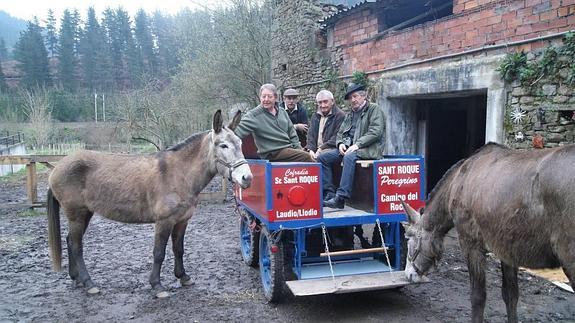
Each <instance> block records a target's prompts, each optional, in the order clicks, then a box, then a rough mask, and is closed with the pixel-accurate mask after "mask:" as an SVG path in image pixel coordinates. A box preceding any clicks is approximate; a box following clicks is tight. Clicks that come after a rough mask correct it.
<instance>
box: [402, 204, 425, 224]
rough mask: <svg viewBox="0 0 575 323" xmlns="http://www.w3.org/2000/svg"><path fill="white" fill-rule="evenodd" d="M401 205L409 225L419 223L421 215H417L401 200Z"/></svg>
mask: <svg viewBox="0 0 575 323" xmlns="http://www.w3.org/2000/svg"><path fill="white" fill-rule="evenodd" d="M401 205H403V209H404V210H405V213H406V214H407V219H408V220H409V223H410V224H415V223H417V222H419V219H420V218H421V215H419V213H417V211H416V210H415V209H413V208H412V207H411V206H410V205H409V204H407V203H405V202H404V201H403V200H401Z"/></svg>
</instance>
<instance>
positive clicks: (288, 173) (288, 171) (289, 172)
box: [284, 168, 309, 177]
mask: <svg viewBox="0 0 575 323" xmlns="http://www.w3.org/2000/svg"><path fill="white" fill-rule="evenodd" d="M297 175H309V172H308V170H307V169H306V168H302V169H291V168H288V169H286V172H285V174H284V176H285V177H294V176H297Z"/></svg>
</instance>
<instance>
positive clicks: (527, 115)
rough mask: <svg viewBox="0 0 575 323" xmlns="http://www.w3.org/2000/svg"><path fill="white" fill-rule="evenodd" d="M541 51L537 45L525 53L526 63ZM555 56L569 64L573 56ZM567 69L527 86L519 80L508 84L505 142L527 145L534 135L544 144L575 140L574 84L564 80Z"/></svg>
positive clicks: (537, 58)
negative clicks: (535, 49)
mask: <svg viewBox="0 0 575 323" xmlns="http://www.w3.org/2000/svg"><path fill="white" fill-rule="evenodd" d="M555 46H556V47H559V46H560V44H555ZM543 53H544V50H543V49H541V50H538V51H534V52H531V53H529V54H527V59H528V63H530V62H533V61H537V60H540V59H541V58H542V56H543ZM558 59H559V60H560V61H564V62H568V61H571V64H573V60H574V59H575V58H573V57H566V56H559V57H558ZM571 73H573V71H571V70H570V68H569V67H567V66H566V67H563V68H562V69H560V70H559V72H558V73H557V74H555V75H552V76H550V77H544V78H541V79H539V80H538V81H537V82H536V83H535V84H533V85H531V86H529V85H525V84H521V83H520V82H519V81H514V82H513V83H512V84H510V86H509V90H508V93H507V105H506V113H505V130H506V144H507V145H509V146H511V147H514V148H531V147H533V146H534V141H533V139H534V137H535V136H537V135H539V136H541V138H542V139H543V146H544V147H556V146H560V145H565V144H573V143H575V119H574V118H575V115H574V112H575V84H569V81H568V78H569V76H570V75H571ZM536 141H537V140H536Z"/></svg>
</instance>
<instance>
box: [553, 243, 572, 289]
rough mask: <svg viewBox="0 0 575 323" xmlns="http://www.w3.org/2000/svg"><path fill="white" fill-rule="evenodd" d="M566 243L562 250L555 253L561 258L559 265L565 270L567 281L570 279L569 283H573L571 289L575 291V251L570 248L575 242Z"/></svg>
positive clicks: (558, 249) (559, 249)
mask: <svg viewBox="0 0 575 323" xmlns="http://www.w3.org/2000/svg"><path fill="white" fill-rule="evenodd" d="M565 240H566V241H564V242H563V245H562V248H557V250H556V251H555V253H556V254H557V257H558V258H559V263H560V264H561V267H562V268H563V272H564V273H565V276H567V279H569V283H571V288H573V290H575V250H573V249H572V248H570V246H572V245H574V244H575V241H572V240H569V239H565Z"/></svg>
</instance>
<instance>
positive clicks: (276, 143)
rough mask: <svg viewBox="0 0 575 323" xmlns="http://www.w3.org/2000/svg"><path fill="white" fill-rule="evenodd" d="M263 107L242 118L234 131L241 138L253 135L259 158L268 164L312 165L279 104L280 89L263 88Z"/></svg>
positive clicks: (261, 102) (270, 85)
mask: <svg viewBox="0 0 575 323" xmlns="http://www.w3.org/2000/svg"><path fill="white" fill-rule="evenodd" d="M259 95H260V105H258V106H257V107H255V108H254V109H252V110H250V111H248V112H247V113H246V114H245V115H243V116H242V120H241V121H240V123H239V125H238V126H237V127H236V129H235V133H236V135H237V136H238V137H240V138H243V137H245V136H247V135H248V134H252V135H253V137H254V142H255V144H256V147H257V149H258V156H259V157H260V158H262V159H267V160H269V161H300V162H313V161H314V160H313V159H312V158H311V157H310V155H309V154H308V153H307V152H305V151H304V150H303V149H302V147H301V144H300V141H299V138H298V136H297V133H296V130H295V128H294V126H293V123H292V122H291V120H290V118H289V115H288V113H287V112H286V110H285V109H279V108H278V106H277V105H276V100H277V98H278V94H277V89H276V87H275V86H274V85H273V84H264V85H262V86H261V88H260V93H259Z"/></svg>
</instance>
